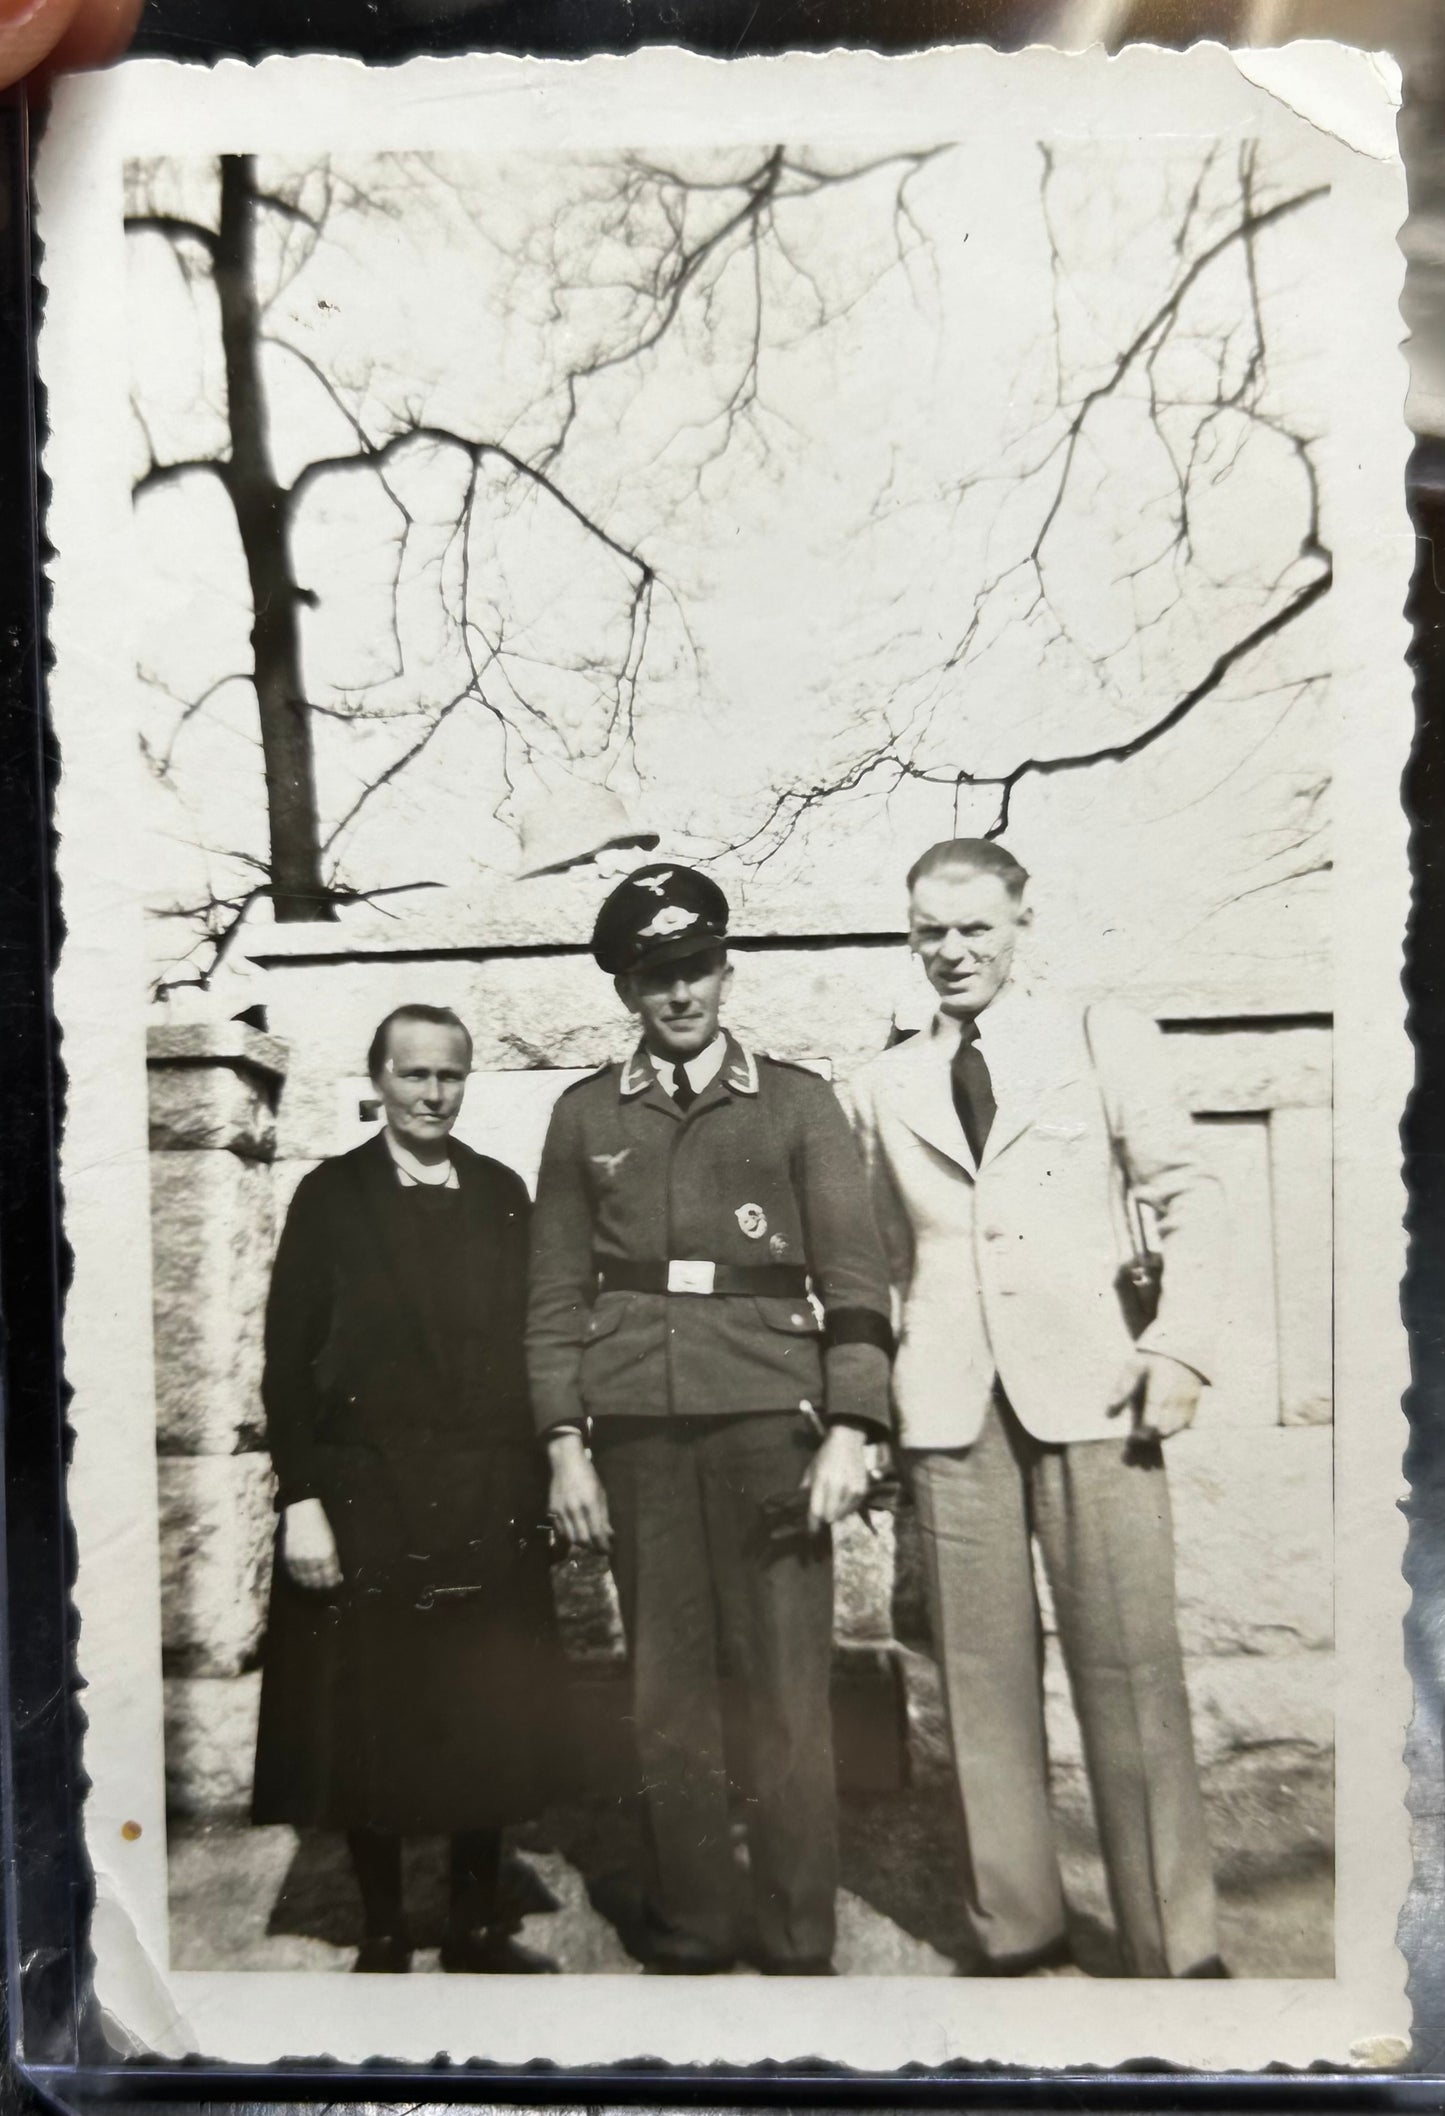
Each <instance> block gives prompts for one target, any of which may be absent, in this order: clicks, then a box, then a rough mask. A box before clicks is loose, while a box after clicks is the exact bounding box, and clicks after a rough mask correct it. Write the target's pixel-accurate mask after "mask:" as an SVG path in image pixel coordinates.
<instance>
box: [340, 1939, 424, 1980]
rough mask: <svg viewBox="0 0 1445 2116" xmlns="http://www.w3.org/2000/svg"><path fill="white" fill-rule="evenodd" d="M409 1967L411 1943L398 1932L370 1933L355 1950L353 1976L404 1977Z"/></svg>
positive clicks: (352, 1967) (352, 1966)
mask: <svg viewBox="0 0 1445 2116" xmlns="http://www.w3.org/2000/svg"><path fill="white" fill-rule="evenodd" d="M410 1967H411V1941H410V1940H409V1939H407V1937H406V1935H405V1934H404V1933H400V1932H372V1933H368V1934H367V1936H366V1938H365V1939H364V1940H363V1941H362V1943H361V1945H360V1946H359V1947H358V1948H357V1950H356V1960H355V1961H354V1962H353V1963H352V1965H351V1973H352V1975H353V1976H404V1975H405V1974H406V1972H407V1970H408V1969H410Z"/></svg>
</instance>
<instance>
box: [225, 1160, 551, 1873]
mask: <svg viewBox="0 0 1445 2116" xmlns="http://www.w3.org/2000/svg"><path fill="white" fill-rule="evenodd" d="M451 1151H452V1154H453V1156H454V1160H455V1164H456V1167H457V1170H458V1176H459V1184H460V1187H459V1188H458V1189H455V1190H451V1189H432V1188H424V1187H411V1188H409V1187H405V1186H404V1185H403V1184H402V1183H401V1182H400V1180H399V1179H398V1177H397V1175H396V1172H395V1170H394V1168H393V1166H392V1163H391V1160H390V1157H389V1155H388V1154H387V1151H386V1146H385V1142H384V1140H382V1139H377V1140H374V1141H371V1142H368V1144H367V1145H366V1146H364V1147H362V1148H360V1149H358V1150H357V1151H356V1152H355V1153H351V1154H346V1155H343V1156H341V1157H340V1158H339V1159H337V1160H335V1161H330V1162H326V1163H324V1164H323V1165H322V1167H320V1168H318V1169H316V1170H315V1171H313V1172H312V1173H311V1174H310V1175H308V1176H307V1177H305V1178H304V1179H303V1181H302V1183H301V1185H300V1187H299V1188H298V1190H297V1193H296V1197H295V1200H294V1202H293V1204H292V1207H291V1211H290V1214H289V1215H288V1218H287V1222H286V1228H285V1232H284V1233H283V1236H282V1239H281V1244H280V1248H279V1250H278V1253H277V1259H276V1267H275V1272H274V1275H273V1279H272V1287H271V1297H270V1302H269V1305H268V1311H267V1325H266V1369H265V1378H264V1383H263V1393H264V1399H265V1407H266V1414H267V1428H268V1436H269V1441H270V1446H271V1450H272V1456H273V1460H274V1463H275V1467H276V1472H277V1477H278V1481H279V1486H280V1490H279V1504H280V1505H281V1506H283V1507H284V1506H286V1505H288V1504H290V1503H291V1502H292V1501H294V1500H296V1499H302V1498H307V1497H313V1496H314V1497H317V1498H319V1499H320V1500H321V1502H322V1504H323V1506H324V1507H325V1510H326V1515H327V1519H328V1521H329V1522H330V1524H331V1528H332V1532H333V1534H334V1535H335V1538H336V1544H337V1552H338V1556H339V1559H340V1563H341V1569H342V1574H343V1584H342V1586H341V1588H340V1589H339V1590H338V1591H337V1592H335V1593H334V1594H333V1593H325V1592H318V1591H316V1590H310V1589H305V1588H301V1587H299V1586H297V1584H296V1583H295V1582H294V1581H293V1580H292V1579H291V1577H290V1575H289V1573H288V1572H287V1570H286V1567H285V1564H284V1562H283V1561H282V1557H281V1552H280V1549H279V1547H278V1552H277V1563H276V1566H275V1570H274V1577H273V1586H272V1602H271V1610H270V1619H269V1624H268V1630H267V1637H266V1644H265V1653H264V1663H263V1677H262V1696H261V1724H260V1732H259V1738H258V1746H257V1758H256V1788H255V1800H254V1816H255V1819H256V1820H257V1821H258V1822H282V1821H284V1822H291V1823H296V1824H307V1823H310V1824H320V1825H325V1826H329V1827H337V1828H371V1829H382V1830H394V1831H403V1832H404V1831H409V1830H411V1831H440V1832H457V1831H462V1830H472V1829H485V1828H491V1827H494V1826H496V1825H497V1824H499V1823H502V1822H506V1821H509V1820H513V1819H517V1818H519V1817H521V1816H524V1815H527V1814H531V1813H534V1812H535V1811H536V1810H537V1808H538V1807H539V1806H540V1805H542V1804H543V1803H544V1802H545V1799H546V1798H547V1795H548V1791H549V1788H550V1787H551V1786H552V1784H553V1783H554V1781H555V1779H556V1777H557V1773H558V1768H559V1766H560V1764H561V1762H562V1749H563V1733H564V1725H563V1717H562V1712H561V1708H560V1698H561V1685H560V1679H559V1678H560V1658H559V1653H558V1647H557V1643H556V1638H555V1629H554V1620H553V1614H552V1603H551V1592H550V1581H549V1567H548V1558H547V1540H546V1533H545V1529H544V1528H543V1525H542V1524H543V1517H544V1514H545V1510H546V1491H545V1477H544V1474H543V1466H542V1465H541V1464H540V1462H539V1461H538V1459H537V1449H536V1444H535V1441H534V1440H533V1438H532V1428H531V1422H530V1419H529V1417H528V1412H527V1401H526V1388H525V1381H524V1376H523V1368H522V1359H521V1330H522V1303H523V1286H524V1270H525V1240H526V1229H527V1220H528V1200H527V1196H526V1192H525V1189H524V1188H523V1186H522V1184H521V1182H520V1181H519V1179H518V1178H517V1177H516V1176H514V1175H513V1174H512V1173H511V1172H510V1171H509V1170H506V1169H503V1168H501V1167H500V1166H499V1165H498V1164H497V1163H495V1162H491V1161H487V1160H484V1159H483V1158H482V1157H481V1156H479V1155H476V1154H472V1153H470V1152H469V1151H468V1150H467V1149H466V1148H465V1147H462V1146H460V1145H458V1144H456V1143H455V1142H454V1143H453V1145H452V1148H451Z"/></svg>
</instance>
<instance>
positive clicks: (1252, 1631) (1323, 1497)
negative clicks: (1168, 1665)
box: [1167, 1420, 1334, 1655]
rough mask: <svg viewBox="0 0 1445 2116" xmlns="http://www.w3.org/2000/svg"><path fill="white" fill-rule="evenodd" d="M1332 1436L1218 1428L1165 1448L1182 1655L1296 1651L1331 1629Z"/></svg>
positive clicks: (1320, 1640) (1324, 1642)
mask: <svg viewBox="0 0 1445 2116" xmlns="http://www.w3.org/2000/svg"><path fill="white" fill-rule="evenodd" d="M1331 1437H1332V1436H1331V1433H1330V1431H1329V1430H1328V1429H1327V1428H1325V1429H1315V1430H1313V1431H1310V1430H1288V1429H1285V1428H1283V1427H1279V1426H1275V1427H1271V1428H1265V1429H1261V1428H1255V1429H1253V1430H1249V1431H1245V1430H1236V1431H1221V1430H1211V1429H1210V1427H1209V1425H1208V1423H1207V1420H1206V1421H1205V1422H1202V1423H1201V1424H1200V1425H1199V1426H1198V1427H1197V1428H1196V1429H1195V1430H1194V1431H1192V1432H1190V1433H1182V1434H1180V1435H1179V1436H1178V1437H1177V1438H1176V1439H1174V1440H1171V1441H1170V1443H1169V1447H1168V1457H1167V1459H1168V1464H1169V1487H1170V1492H1171V1495H1172V1498H1173V1505H1174V1525H1175V1534H1176V1539H1177V1546H1178V1592H1179V1624H1180V1635H1181V1637H1182V1639H1183V1642H1184V1650H1185V1652H1186V1654H1237V1653H1246V1654H1255V1653H1258V1654H1271V1655H1272V1654H1294V1653H1297V1652H1299V1651H1300V1650H1302V1649H1312V1648H1317V1647H1325V1646H1328V1645H1329V1644H1330V1642H1331V1637H1332V1625H1333V1597H1334V1589H1333V1550H1334V1516H1333V1490H1332V1458H1331Z"/></svg>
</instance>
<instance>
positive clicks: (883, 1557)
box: [833, 1513, 894, 1643]
mask: <svg viewBox="0 0 1445 2116" xmlns="http://www.w3.org/2000/svg"><path fill="white" fill-rule="evenodd" d="M871 1520H872V1525H871V1527H870V1525H869V1523H868V1522H866V1521H864V1520H862V1519H861V1518H860V1517H859V1516H858V1515H857V1514H854V1515H852V1516H851V1517H850V1518H849V1519H848V1520H846V1521H843V1522H841V1523H840V1524H839V1526H838V1527H837V1528H836V1529H834V1531H833V1631H834V1635H835V1637H837V1638H839V1639H844V1640H848V1641H850V1642H858V1643H866V1642H869V1641H873V1640H882V1639H887V1638H891V1637H892V1635H893V1573H894V1526H893V1516H892V1515H891V1514H886V1513H885V1514H874V1515H873V1516H872V1517H871Z"/></svg>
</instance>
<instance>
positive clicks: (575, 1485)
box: [547, 1433, 612, 1550]
mask: <svg viewBox="0 0 1445 2116" xmlns="http://www.w3.org/2000/svg"><path fill="white" fill-rule="evenodd" d="M547 1456H548V1460H549V1461H550V1462H551V1465H552V1485H551V1489H550V1490H549V1492H548V1494H547V1510H548V1512H549V1513H550V1514H551V1516H552V1519H553V1521H554V1522H555V1523H556V1525H557V1531H558V1533H559V1534H560V1535H562V1536H564V1537H565V1538H566V1540H567V1541H568V1542H569V1543H570V1544H571V1545H572V1547H573V1549H574V1550H610V1549H611V1548H612V1519H611V1516H610V1515H609V1513H608V1511H607V1494H606V1492H605V1491H604V1490H603V1489H602V1479H601V1478H600V1477H599V1476H598V1474H597V1472H596V1470H595V1469H594V1468H593V1466H592V1457H591V1456H590V1455H589V1454H588V1452H587V1449H586V1447H585V1446H584V1445H583V1441H582V1435H581V1434H580V1433H557V1434H556V1435H555V1436H554V1437H553V1438H552V1439H551V1440H549V1441H548V1442H547Z"/></svg>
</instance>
